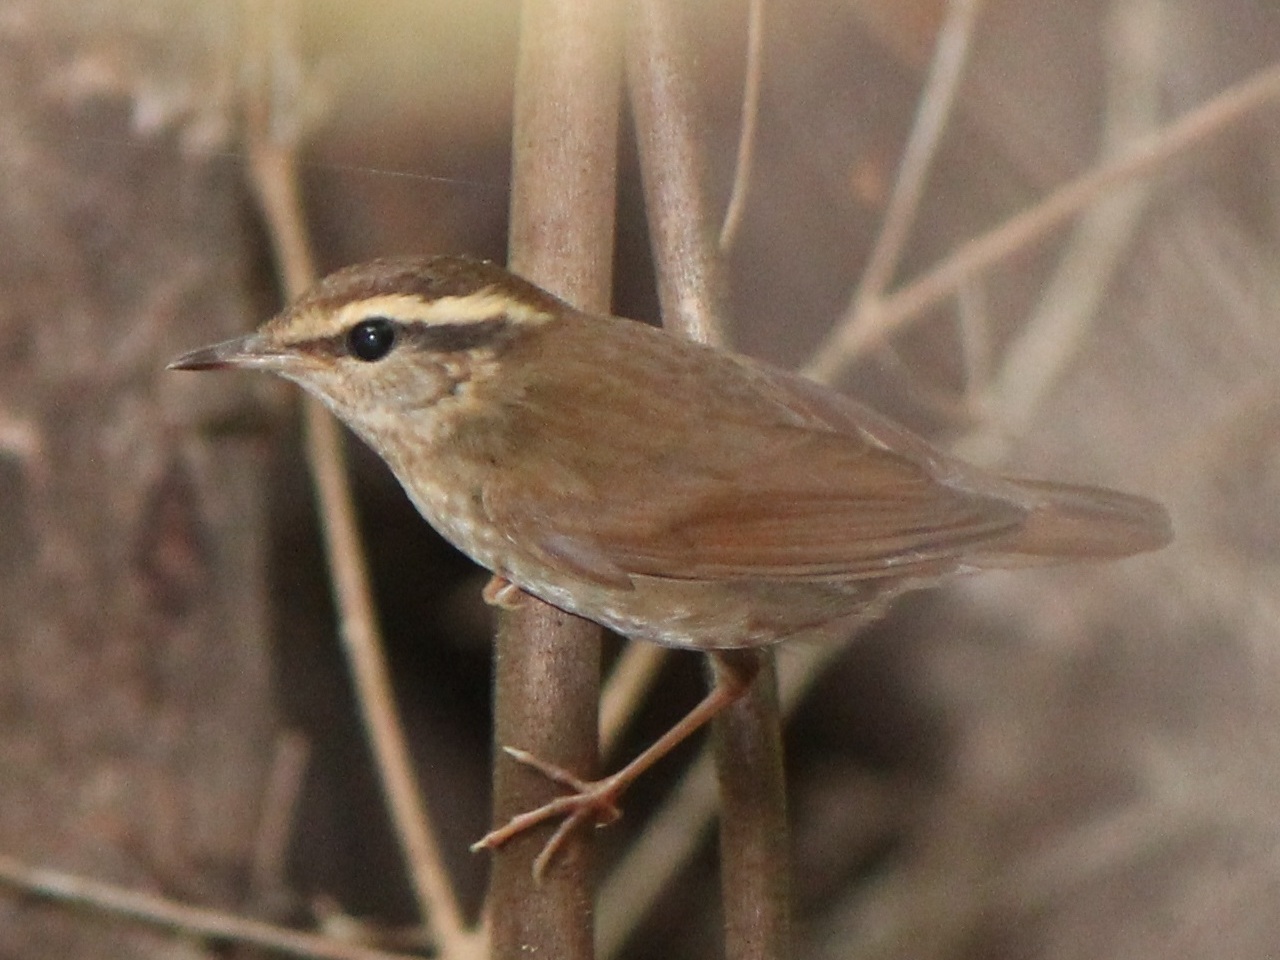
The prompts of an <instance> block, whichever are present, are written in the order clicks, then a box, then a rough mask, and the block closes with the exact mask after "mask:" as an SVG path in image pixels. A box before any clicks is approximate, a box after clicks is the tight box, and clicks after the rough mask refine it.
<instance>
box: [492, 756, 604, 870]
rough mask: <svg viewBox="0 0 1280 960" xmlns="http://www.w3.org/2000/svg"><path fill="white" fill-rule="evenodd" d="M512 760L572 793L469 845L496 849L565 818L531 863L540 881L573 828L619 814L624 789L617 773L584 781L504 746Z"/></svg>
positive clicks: (528, 812)
mask: <svg viewBox="0 0 1280 960" xmlns="http://www.w3.org/2000/svg"><path fill="white" fill-rule="evenodd" d="M503 750H504V751H506V753H507V754H508V756H510V757H511V758H512V759H513V760H515V761H517V762H519V763H522V764H524V765H525V766H528V767H532V768H533V769H534V770H537V771H538V772H539V773H541V774H542V775H543V776H544V777H546V778H547V779H549V780H553V781H555V782H556V783H558V784H561V785H562V786H565V787H568V788H569V789H570V790H573V791H574V792H573V793H568V794H565V795H564V796H562V797H556V798H555V799H554V800H551V801H548V802H547V803H544V804H543V805H542V806H540V807H537V808H536V809H534V810H529V811H527V812H525V813H522V814H519V815H517V816H514V817H512V818H511V819H510V820H508V821H507V822H506V823H505V824H503V825H502V826H501V827H498V828H497V829H496V830H491V831H489V832H488V833H486V834H485V835H484V836H483V837H481V838H480V839H479V840H477V841H476V842H475V843H473V844H472V845H471V850H472V852H473V853H475V852H479V851H480V850H496V849H497V848H498V847H500V846H502V845H503V844H504V843H506V842H507V841H508V840H511V839H512V838H514V837H517V836H519V835H520V834H522V833H524V832H525V831H526V830H529V829H531V828H533V827H536V826H537V825H538V824H540V823H545V822H546V821H547V820H553V819H555V818H556V817H564V822H563V823H561V824H560V825H559V826H558V827H556V831H555V833H553V834H552V835H551V839H549V840H548V841H547V842H546V844H545V845H544V846H543V848H542V852H541V853H539V854H538V857H537V859H536V860H534V862H533V876H534V879H536V880H541V879H542V877H543V875H544V874H545V873H546V871H547V867H548V866H549V865H550V863H551V861H552V860H554V859H555V856H556V854H557V853H559V852H560V848H561V847H563V846H564V845H565V843H566V841H568V839H569V836H570V835H571V834H572V833H573V831H574V830H575V829H577V828H578V826H580V825H581V824H583V823H586V822H587V821H588V820H594V821H595V823H596V826H601V827H603V826H606V825H608V824H610V823H613V822H614V821H616V820H617V819H618V818H620V817H621V816H622V811H621V810H620V809H619V808H618V803H617V801H618V795H619V794H620V793H622V791H623V790H624V789H625V788H626V784H625V783H624V782H619V779H618V777H617V775H616V774H615V775H614V776H612V777H605V778H604V779H603V780H583V779H582V778H581V777H577V776H575V775H574V774H572V773H570V772H569V771H568V770H565V769H564V768H563V767H558V766H556V765H555V764H553V763H548V762H547V761H545V760H542V759H540V758H538V757H535V756H534V755H533V754H531V753H529V752H528V751H525V750H517V749H516V748H515V747H503Z"/></svg>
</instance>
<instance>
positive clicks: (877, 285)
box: [848, 0, 982, 327]
mask: <svg viewBox="0 0 1280 960" xmlns="http://www.w3.org/2000/svg"><path fill="white" fill-rule="evenodd" d="M981 12H982V0H951V2H950V3H949V4H948V5H947V18H946V20H945V21H944V22H943V24H942V27H941V29H940V30H939V32H938V39H937V43H936V44H935V45H934V53H933V61H932V63H931V65H930V67H929V76H928V77H927V78H926V79H925V83H924V89H923V90H922V91H921V93H920V103H919V105H918V106H917V107H916V118H915V123H914V124H913V125H912V127H911V136H910V137H909V138H908V139H907V144H906V146H905V147H904V148H903V151H902V159H901V161H899V163H898V173H897V176H896V177H895V178H894V184H893V194H892V196H890V198H889V204H888V207H887V208H886V210H885V215H884V222H883V223H882V224H881V225H880V232H879V234H878V235H877V237H876V245H875V249H874V250H872V251H871V256H870V257H869V258H868V260H867V266H866V269H865V270H864V271H863V274H862V280H861V282H860V283H859V284H858V290H857V292H856V293H855V294H854V297H853V300H852V302H851V303H850V305H849V307H848V312H849V313H850V314H851V315H852V316H853V318H854V320H853V323H854V325H855V327H856V326H857V325H859V324H861V323H865V320H861V319H859V318H861V317H864V316H865V315H866V310H867V308H868V305H870V304H872V303H875V302H877V301H879V299H880V297H881V296H882V295H883V294H884V291H885V288H886V287H888V286H889V283H890V282H891V281H892V280H893V274H894V272H895V271H896V270H897V269H898V262H899V261H900V260H901V258H902V251H903V248H904V247H905V246H906V243H907V239H908V237H910V235H911V227H912V226H913V225H914V224H915V220H916V211H917V210H918V209H919V206H920V198H921V197H922V196H923V195H924V188H925V185H926V184H927V183H928V180H929V172H930V170H931V169H932V168H933V160H934V157H935V156H937V152H938V144H939V143H941V142H942V135H943V133H945V132H946V129H947V123H948V121H949V120H950V119H951V110H952V107H953V106H954V105H955V99H956V94H957V93H958V92H959V90H960V78H961V76H963V73H964V66H965V63H966V62H968V59H969V50H970V48H971V46H972V41H973V33H974V27H975V26H976V25H977V22H978V14H979V13H981Z"/></svg>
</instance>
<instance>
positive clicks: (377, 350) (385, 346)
mask: <svg viewBox="0 0 1280 960" xmlns="http://www.w3.org/2000/svg"><path fill="white" fill-rule="evenodd" d="M395 345H396V325H395V322H394V321H392V320H388V319H387V318H386V317H370V318H369V319H368V320H361V321H360V322H359V323H357V324H356V325H355V326H354V327H352V328H351V330H350V332H348V333H347V348H348V349H349V350H350V351H351V352H352V353H353V354H355V355H356V356H357V357H359V358H360V359H361V360H364V361H366V362H367V363H373V362H374V361H375V360H381V359H382V358H383V357H385V356H386V355H387V354H388V353H390V352H391V348H392V347H394V346H395Z"/></svg>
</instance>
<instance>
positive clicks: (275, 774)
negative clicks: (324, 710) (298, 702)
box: [250, 730, 311, 902]
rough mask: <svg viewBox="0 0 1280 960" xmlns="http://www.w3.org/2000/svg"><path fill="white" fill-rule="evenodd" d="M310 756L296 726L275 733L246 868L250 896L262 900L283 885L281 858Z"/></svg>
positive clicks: (308, 749) (309, 750)
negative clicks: (269, 767)
mask: <svg viewBox="0 0 1280 960" xmlns="http://www.w3.org/2000/svg"><path fill="white" fill-rule="evenodd" d="M310 758H311V743H310V741H309V740H307V738H306V737H305V736H303V735H302V734H301V733H299V732H298V731H296V730H283V731H281V732H280V734H279V735H278V736H277V737H276V746H275V751H274V754H273V756H272V758H271V761H272V762H271V770H270V773H269V776H268V778H267V789H266V790H265V792H264V795H263V798H262V816H261V818H260V819H259V821H258V829H257V836H256V837H255V839H254V844H253V865H252V868H251V870H250V877H251V878H252V879H251V889H252V891H253V897H254V900H255V901H257V902H263V901H266V900H267V899H268V898H270V897H272V896H274V895H276V894H277V893H278V892H279V891H282V890H284V889H285V886H286V885H285V861H286V858H287V856H288V850H289V840H290V838H291V837H292V836H293V827H294V817H295V816H296V814H297V811H298V798H299V796H301V793H302V781H303V777H304V776H305V774H306V771H307V762H308V761H309V760H310Z"/></svg>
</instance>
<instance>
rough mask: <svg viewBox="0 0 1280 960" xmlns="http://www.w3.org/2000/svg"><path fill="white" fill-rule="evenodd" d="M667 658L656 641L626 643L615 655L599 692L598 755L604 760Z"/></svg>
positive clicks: (651, 686)
mask: <svg viewBox="0 0 1280 960" xmlns="http://www.w3.org/2000/svg"><path fill="white" fill-rule="evenodd" d="M666 660H667V648H666V647H660V646H658V645H657V644H656V643H628V644H627V645H626V647H625V648H624V649H623V651H622V655H621V656H620V657H618V662H617V663H615V664H614V665H613V670H612V671H610V673H609V680H608V682H607V683H605V686H604V692H603V693H601V695H600V756H601V758H602V759H604V760H606V761H607V760H608V758H609V757H610V756H611V755H612V754H613V752H614V750H616V749H617V748H618V741H619V740H621V739H622V734H623V733H625V732H626V729H627V725H628V724H629V723H630V722H631V720H632V718H633V717H634V716H635V715H636V712H637V710H638V709H639V705H640V704H641V703H643V702H644V700H645V698H646V697H647V696H648V695H649V691H650V690H651V689H652V688H653V684H654V682H655V681H656V680H657V678H658V673H659V671H661V669H662V665H663V664H664V663H666Z"/></svg>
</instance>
